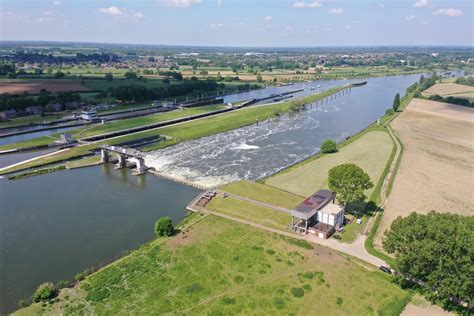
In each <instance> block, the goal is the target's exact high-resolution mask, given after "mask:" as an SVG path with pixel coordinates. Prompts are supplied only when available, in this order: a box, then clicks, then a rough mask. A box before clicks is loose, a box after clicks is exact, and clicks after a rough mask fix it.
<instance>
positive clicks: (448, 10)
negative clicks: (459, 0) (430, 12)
mask: <svg viewBox="0 0 474 316" xmlns="http://www.w3.org/2000/svg"><path fill="white" fill-rule="evenodd" d="M434 14H436V15H446V16H450V17H454V16H460V15H462V10H460V9H453V8H444V9H438V10H436V11H435V12H434Z"/></svg>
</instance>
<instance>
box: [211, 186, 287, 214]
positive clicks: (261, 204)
mask: <svg viewBox="0 0 474 316" xmlns="http://www.w3.org/2000/svg"><path fill="white" fill-rule="evenodd" d="M218 192H219V193H220V194H226V195H227V196H230V197H232V198H234V199H237V200H241V201H244V202H248V203H252V204H255V205H259V206H262V207H266V208H270V209H272V210H275V211H278V212H284V213H287V214H290V213H291V211H290V210H289V209H287V208H284V207H281V206H276V205H272V204H268V203H265V202H260V201H257V200H253V199H249V198H246V197H243V196H240V195H237V194H233V193H229V192H224V191H218Z"/></svg>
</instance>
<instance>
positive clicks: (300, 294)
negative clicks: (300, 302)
mask: <svg viewBox="0 0 474 316" xmlns="http://www.w3.org/2000/svg"><path fill="white" fill-rule="evenodd" d="M290 292H291V294H292V295H293V296H294V297H303V296H304V290H303V289H302V288H300V287H292V288H291V290H290Z"/></svg>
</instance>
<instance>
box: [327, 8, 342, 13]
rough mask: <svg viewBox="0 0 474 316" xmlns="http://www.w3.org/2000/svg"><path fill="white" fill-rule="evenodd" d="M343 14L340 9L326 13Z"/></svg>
mask: <svg viewBox="0 0 474 316" xmlns="http://www.w3.org/2000/svg"><path fill="white" fill-rule="evenodd" d="M343 12H344V10H343V9H341V8H335V9H330V10H329V11H328V13H329V14H342V13H343Z"/></svg>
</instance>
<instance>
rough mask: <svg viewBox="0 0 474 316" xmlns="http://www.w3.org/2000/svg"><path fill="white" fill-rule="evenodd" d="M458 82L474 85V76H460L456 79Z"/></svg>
mask: <svg viewBox="0 0 474 316" xmlns="http://www.w3.org/2000/svg"><path fill="white" fill-rule="evenodd" d="M454 82H455V83H457V84H463V85H466V86H471V87H472V86H474V77H472V76H469V77H459V78H457V79H456V81H454Z"/></svg>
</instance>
